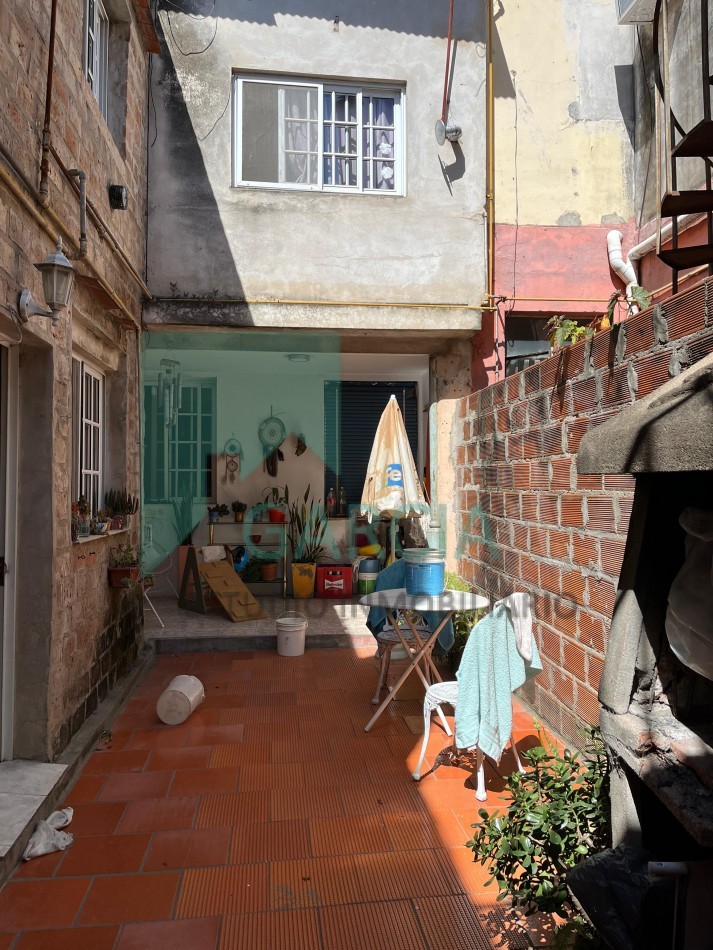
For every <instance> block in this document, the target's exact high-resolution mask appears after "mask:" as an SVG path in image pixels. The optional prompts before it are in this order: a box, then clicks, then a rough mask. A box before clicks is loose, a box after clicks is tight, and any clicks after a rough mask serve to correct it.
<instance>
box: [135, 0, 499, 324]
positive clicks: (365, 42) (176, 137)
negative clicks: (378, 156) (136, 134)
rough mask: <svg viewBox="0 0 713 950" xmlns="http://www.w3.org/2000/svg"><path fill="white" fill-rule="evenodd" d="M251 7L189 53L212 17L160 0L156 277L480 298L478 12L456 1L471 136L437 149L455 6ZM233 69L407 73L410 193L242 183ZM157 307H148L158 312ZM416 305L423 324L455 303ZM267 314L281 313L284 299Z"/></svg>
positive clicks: (306, 293)
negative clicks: (433, 309)
mask: <svg viewBox="0 0 713 950" xmlns="http://www.w3.org/2000/svg"><path fill="white" fill-rule="evenodd" d="M253 6H254V5H253ZM253 6H251V5H245V4H239V5H232V6H231V8H230V10H227V9H224V10H222V11H221V16H220V18H219V20H218V23H217V31H216V34H215V38H214V40H213V42H212V44H211V45H210V47H209V49H207V50H206V51H205V52H204V53H202V54H201V55H196V56H184V55H182V54H181V52H180V50H179V48H178V47H179V46H180V48H181V49H183V50H184V51H187V50H194V49H202V48H203V47H204V46H205V45H206V43H207V41H208V39H210V36H211V32H212V27H213V25H214V21H213V20H212V19H211V18H208V19H207V20H205V21H204V22H200V21H196V20H195V19H191V18H190V17H189V16H186V15H182V14H181V13H179V12H178V11H177V10H175V8H174V7H173V6H169V5H168V4H163V3H160V4H159V7H160V8H162V9H161V10H160V23H161V28H162V30H163V42H164V44H165V46H164V50H165V52H164V56H163V58H162V60H161V63H160V64H157V66H156V69H155V70H154V74H153V83H152V95H153V99H154V103H155V106H156V124H155V129H153V128H152V133H151V134H152V143H151V149H150V193H151V199H150V249H151V250H150V254H149V275H150V281H151V286H152V289H153V290H155V292H156V293H157V294H158V295H177V296H180V295H182V294H188V295H197V296H206V295H215V296H218V297H219V298H221V297H238V298H243V297H245V298H247V299H260V298H265V297H268V298H280V297H282V298H292V299H302V300H308V301H309V300H338V301H396V302H409V301H420V302H426V303H428V302H433V303H437V302H445V303H452V302H464V303H478V302H479V300H480V294H481V293H482V290H483V221H482V207H483V200H484V195H483V160H484V158H483V156H484V152H483V135H482V130H483V104H484V92H483V75H484V73H483V58H482V23H481V22H480V14H478V13H477V12H476V9H475V8H474V7H472V6H471V5H467V6H466V5H463V6H461V7H460V9H458V5H457V17H456V23H455V29H454V35H455V37H456V39H457V45H456V53H457V55H456V60H455V70H454V74H453V85H452V97H451V102H452V105H451V109H452V114H453V115H454V117H455V118H456V120H457V121H458V122H460V124H461V125H462V126H463V138H462V140H461V142H460V146H459V147H457V149H456V151H454V149H453V147H452V146H451V145H450V144H449V143H446V145H445V146H444V147H442V148H439V147H438V145H437V144H436V141H435V137H434V132H433V129H434V124H435V120H436V119H437V118H438V117H439V116H440V112H441V98H442V94H443V75H444V67H445V52H446V39H445V31H446V29H447V22H448V9H447V4H444V5H442V7H441V6H440V5H439V6H438V8H437V9H436V8H435V7H434V5H433V4H432V3H429V2H425V0H423V2H422V0H419V2H413V0H411V2H406V0H399V2H395V3H391V4H389V5H388V8H386V7H385V8H384V9H383V10H381V9H379V7H378V6H377V5H373V4H370V5H368V6H364V5H358V8H357V9H354V5H353V4H349V3H346V2H344V0H338V2H336V3H329V4H328V3H326V2H323V0H311V2H301V3H298V4H289V5H288V4H283V3H280V2H277V0H268V2H266V3H262V4H260V9H259V10H257V9H253ZM335 17H338V18H339V23H338V28H335ZM169 18H170V22H169ZM233 70H243V71H259V72H267V73H270V72H281V73H286V74H294V75H297V76H300V75H302V76H306V77H327V78H329V77H331V78H334V77H339V78H343V79H345V80H349V79H354V80H357V81H359V80H362V81H365V82H367V81H369V80H377V81H378V80H380V81H390V82H394V83H403V84H405V90H406V110H405V111H406V180H407V191H406V194H405V196H403V197H396V196H385V195H376V196H374V195H341V194H327V193H305V192H302V193H294V192H289V191H284V190H269V189H259V188H258V189H255V188H252V189H251V188H232V187H231V134H232V130H233V119H232V115H231V107H230V96H231V75H232V72H233ZM224 107H225V111H224V113H223V111H222V110H223V109H224ZM442 165H443V166H445V167H446V170H445V171H442V167H441V166H442ZM446 178H448V180H446ZM168 234H170V235H171V238H172V240H171V241H170V242H168V241H166V240H165V236H166V235H168ZM152 313H153V310H152V308H149V309H148V318H149V319H152ZM341 313H342V316H343V311H341ZM418 317H419V319H420V322H421V324H422V325H424V324H425V322H426V321H439V320H440V322H441V323H442V324H444V325H448V312H447V311H446V312H440V313H438V312H437V313H434V314H432V313H430V312H429V311H422V312H421V313H420V314H419V315H418ZM257 319H259V320H260V321H261V322H263V323H264V324H265V325H269V324H270V323H271V322H273V321H274V322H275V324H276V325H279V324H280V317H279V309H277V308H273V310H272V311H268V312H267V313H265V314H264V315H263V314H262V313H261V314H260V315H259V318H256V321H255V322H257ZM315 322H316V325H319V324H320V323H323V324H325V325H329V313H328V312H327V311H321V312H320V314H319V315H317V317H316V321H315ZM313 325H314V324H313Z"/></svg>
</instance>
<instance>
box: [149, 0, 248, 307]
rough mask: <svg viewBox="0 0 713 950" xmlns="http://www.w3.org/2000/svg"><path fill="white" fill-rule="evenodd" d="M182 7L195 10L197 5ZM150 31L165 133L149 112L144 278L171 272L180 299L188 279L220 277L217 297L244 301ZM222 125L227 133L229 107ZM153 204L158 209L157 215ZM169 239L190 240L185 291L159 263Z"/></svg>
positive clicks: (165, 52)
mask: <svg viewBox="0 0 713 950" xmlns="http://www.w3.org/2000/svg"><path fill="white" fill-rule="evenodd" d="M162 6H163V5H162ZM187 6H188V7H198V6H199V4H195V3H193V4H188V5H187ZM199 12H200V11H199ZM174 13H175V10H174ZM156 28H157V32H158V36H159V41H160V44H161V56H160V57H153V58H152V60H153V69H154V71H155V72H154V75H153V76H152V77H151V95H152V96H156V97H161V99H162V101H163V104H164V116H165V117H164V118H163V122H164V123H165V125H166V128H162V127H161V123H159V124H158V125H157V124H156V109H155V108H153V109H152V108H149V182H150V188H149V194H150V195H153V199H152V200H151V202H150V207H149V245H148V255H147V256H148V268H149V274H151V271H152V262H153V266H154V267H157V268H158V270H159V271H160V270H162V269H165V270H167V271H168V272H169V273H171V272H172V273H173V274H174V276H175V279H176V282H175V283H172V284H171V290H172V295H173V296H175V297H177V298H181V297H186V296H188V295H189V293H190V290H191V284H192V274H195V273H201V272H203V273H206V272H214V273H220V275H221V280H222V285H221V287H220V288H216V290H218V291H219V293H220V295H221V296H225V297H231V298H235V299H240V298H242V297H244V292H243V287H242V282H241V280H240V276H239V274H238V272H237V269H236V266H235V261H234V258H233V253H232V251H231V247H230V243H229V241H228V237H227V235H226V233H225V228H224V226H223V223H222V221H221V217H220V213H219V210H218V205H217V202H216V200H215V195H214V192H213V186H212V185H211V182H210V179H209V177H208V172H207V169H206V166H205V162H204V160H203V154H202V152H201V147H200V142H199V140H198V138H197V135H196V129H195V127H194V124H193V120H192V119H191V116H190V114H189V111H188V107H187V104H186V100H185V98H184V94H183V89H182V86H181V82H180V80H179V77H178V75H177V72H176V64H175V63H174V60H173V56H172V54H171V50H170V49H169V47H168V44H167V43H166V38H165V35H164V33H163V29H162V26H161V21H160V19H159V18H156ZM228 90H229V84H228ZM221 105H222V103H221ZM215 108H216V118H219V115H218V113H219V112H220V105H218V104H216V106H215ZM159 112H160V110H159ZM223 121H224V122H226V123H227V126H228V128H229V127H230V110H229V107H227V108H226V112H225V115H224V116H223ZM216 125H218V123H217V122H216ZM214 128H215V127H214ZM212 131H213V130H212V129H211V130H210V132H212ZM205 137H206V138H207V136H205ZM156 203H160V204H161V207H160V209H159V208H157V207H156V206H155V204H156ZM179 219H183V220H179ZM172 233H175V234H181V233H188V234H190V235H191V237H192V244H191V247H190V257H191V264H192V274H184V275H183V279H184V280H185V282H186V284H185V286H181V285H180V280H181V276H180V274H179V273H177V272H176V271H175V269H174V268H172V267H170V266H168V267H166V265H165V262H163V263H162V261H161V258H162V257H163V256H164V255H167V254H168V255H170V253H171V252H170V241H167V242H166V243H164V237H165V236H166V235H170V234H172ZM249 322H250V323H252V321H249Z"/></svg>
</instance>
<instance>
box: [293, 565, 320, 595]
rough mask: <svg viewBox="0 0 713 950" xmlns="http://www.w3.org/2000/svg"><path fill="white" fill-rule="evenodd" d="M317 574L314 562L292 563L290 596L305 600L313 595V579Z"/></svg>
mask: <svg viewBox="0 0 713 950" xmlns="http://www.w3.org/2000/svg"><path fill="white" fill-rule="evenodd" d="M316 576H317V565H316V564H293V565H292V596H293V597H299V598H301V599H303V600H305V599H306V598H308V597H314V580H315V577H316Z"/></svg>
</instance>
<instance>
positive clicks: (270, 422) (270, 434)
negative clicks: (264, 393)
mask: <svg viewBox="0 0 713 950" xmlns="http://www.w3.org/2000/svg"><path fill="white" fill-rule="evenodd" d="M286 435H287V430H286V429H285V423H284V422H283V421H282V419H278V418H277V416H276V415H275V414H274V412H273V408H272V406H270V415H269V416H268V417H267V419H263V421H262V422H261V423H260V428H259V429H258V438H259V439H260V442H261V443H262V451H263V456H264V459H265V471H266V472H267V474H268V475H269V476H270V477H271V478H275V477H276V476H277V462H278V460H280V459H281V457H282V458H284V456H282V453H281V452H280V450H279V447H280V446H281V445H282V443H283V442H284V441H285V436H286Z"/></svg>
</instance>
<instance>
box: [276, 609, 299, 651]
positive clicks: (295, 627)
mask: <svg viewBox="0 0 713 950" xmlns="http://www.w3.org/2000/svg"><path fill="white" fill-rule="evenodd" d="M275 626H276V627H277V652H278V654H279V655H280V656H302V654H303V653H304V652H305V632H306V630H307V618H306V617H305V616H304V615H303V614H300V613H297V612H296V611H293V610H288V611H287V613H284V614H280V616H279V617H278V618H277V619H276V620H275Z"/></svg>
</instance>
